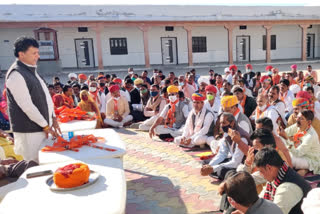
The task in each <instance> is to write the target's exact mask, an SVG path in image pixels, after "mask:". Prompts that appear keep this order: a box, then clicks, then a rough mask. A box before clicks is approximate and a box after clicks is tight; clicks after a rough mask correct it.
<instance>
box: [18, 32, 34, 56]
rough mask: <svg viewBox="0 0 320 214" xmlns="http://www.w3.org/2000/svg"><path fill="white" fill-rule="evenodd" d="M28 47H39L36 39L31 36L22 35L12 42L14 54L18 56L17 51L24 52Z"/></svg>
mask: <svg viewBox="0 0 320 214" xmlns="http://www.w3.org/2000/svg"><path fill="white" fill-rule="evenodd" d="M29 47H35V48H39V44H38V42H37V40H35V39H34V38H32V37H26V36H22V37H19V38H18V39H17V40H16V41H15V42H14V55H15V57H19V52H26V51H27V50H28V48H29Z"/></svg>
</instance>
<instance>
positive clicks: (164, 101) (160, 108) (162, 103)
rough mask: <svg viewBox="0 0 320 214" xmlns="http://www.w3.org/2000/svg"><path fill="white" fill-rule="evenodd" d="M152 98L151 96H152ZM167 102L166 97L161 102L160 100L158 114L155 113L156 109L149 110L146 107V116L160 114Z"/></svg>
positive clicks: (144, 111) (144, 112)
mask: <svg viewBox="0 0 320 214" xmlns="http://www.w3.org/2000/svg"><path fill="white" fill-rule="evenodd" d="M150 99H151V98H150ZM159 99H160V98H159ZM166 104H167V102H166V100H165V99H162V100H161V102H160V104H159V105H160V106H159V113H158V114H155V111H147V110H146V108H144V110H143V114H144V116H146V117H152V116H155V115H159V114H160V112H162V110H163V109H164V107H165V105H166Z"/></svg>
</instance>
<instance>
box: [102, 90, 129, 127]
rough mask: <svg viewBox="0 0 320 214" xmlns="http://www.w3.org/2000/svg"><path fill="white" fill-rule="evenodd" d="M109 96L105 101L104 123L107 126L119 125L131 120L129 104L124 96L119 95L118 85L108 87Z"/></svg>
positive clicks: (121, 125)
mask: <svg viewBox="0 0 320 214" xmlns="http://www.w3.org/2000/svg"><path fill="white" fill-rule="evenodd" d="M109 93H110V95H111V98H110V99H109V100H108V102H107V110H106V118H105V119H104V123H105V124H106V125H108V126H112V127H119V128H122V127H123V126H125V125H127V124H128V123H129V122H130V121H132V119H133V118H132V116H131V115H129V114H130V109H129V104H128V101H127V99H126V98H125V97H123V96H121V95H120V87H119V85H117V84H115V85H112V86H110V87H109Z"/></svg>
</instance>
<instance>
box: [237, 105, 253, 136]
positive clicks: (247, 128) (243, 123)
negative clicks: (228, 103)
mask: <svg viewBox="0 0 320 214" xmlns="http://www.w3.org/2000/svg"><path fill="white" fill-rule="evenodd" d="M238 106H241V105H238ZM240 111H241V109H240ZM235 118H236V121H238V118H239V113H238V114H237V115H236V116H235ZM239 126H240V127H241V128H242V129H243V130H245V131H246V132H247V133H250V124H248V123H247V122H246V121H244V120H243V121H240V123H239Z"/></svg>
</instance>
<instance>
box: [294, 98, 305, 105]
mask: <svg viewBox="0 0 320 214" xmlns="http://www.w3.org/2000/svg"><path fill="white" fill-rule="evenodd" d="M308 105H309V101H308V100H307V99H306V98H296V99H293V101H292V106H293V107H295V106H302V107H304V106H308Z"/></svg>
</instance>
